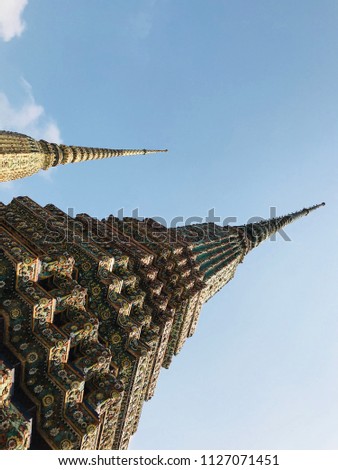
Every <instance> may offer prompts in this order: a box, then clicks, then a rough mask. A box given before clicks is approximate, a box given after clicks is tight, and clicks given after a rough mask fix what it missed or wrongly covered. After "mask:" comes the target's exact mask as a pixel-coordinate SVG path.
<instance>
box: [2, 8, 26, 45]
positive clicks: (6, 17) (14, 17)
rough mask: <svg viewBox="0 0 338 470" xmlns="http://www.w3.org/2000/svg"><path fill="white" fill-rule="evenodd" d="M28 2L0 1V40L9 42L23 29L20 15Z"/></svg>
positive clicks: (23, 23)
mask: <svg viewBox="0 0 338 470" xmlns="http://www.w3.org/2000/svg"><path fill="white" fill-rule="evenodd" d="M27 4H28V0H0V38H1V39H3V40H4V41H6V42H7V41H10V40H11V39H13V38H14V37H15V36H21V34H22V33H23V31H24V29H25V22H24V21H23V19H22V13H23V11H24V9H25V7H26V5H27Z"/></svg>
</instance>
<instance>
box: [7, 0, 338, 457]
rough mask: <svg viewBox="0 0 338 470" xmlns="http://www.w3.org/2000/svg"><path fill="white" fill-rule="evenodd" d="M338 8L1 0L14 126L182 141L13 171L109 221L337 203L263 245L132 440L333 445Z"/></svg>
mask: <svg viewBox="0 0 338 470" xmlns="http://www.w3.org/2000/svg"><path fill="white" fill-rule="evenodd" d="M337 26H338V6H337V2H335V1H333V0H321V1H318V0H299V1H297V2H294V1H291V0H284V1H283V2H271V1H270V0H217V1H216V0H210V1H209V2H205V1H203V0H194V1H193V2H192V1H191V0H190V1H187V0H127V1H126V0H115V1H114V2H111V1H110V0H99V1H97V2H89V1H86V2H81V5H80V4H79V2H69V1H66V0H58V1H57V2H55V1H51V0H2V1H1V5H0V71H1V73H0V128H3V129H10V130H18V131H21V132H25V133H28V134H30V135H33V136H35V137H37V138H45V139H50V140H52V141H62V142H64V143H65V144H70V145H89V146H98V147H112V148H168V149H169V151H170V152H169V153H167V154H160V155H158V156H155V155H154V156H150V157H147V158H142V157H134V158H124V159H117V160H115V161H114V160H105V161H100V162H87V163H86V164H77V165H68V166H64V167H58V168H56V169H53V170H51V171H48V172H41V173H40V174H37V175H35V176H33V177H31V178H28V179H27V180H22V181H17V182H14V183H8V184H7V183H2V185H1V186H0V199H1V200H2V201H3V202H6V203H7V202H9V201H10V200H11V199H12V198H13V197H14V196H17V195H28V196H30V197H31V198H33V199H35V200H36V201H37V202H39V203H40V204H46V203H48V202H53V203H54V204H55V205H57V206H58V207H60V208H61V209H63V210H67V208H69V207H72V208H74V210H75V212H86V213H89V214H91V215H93V216H97V217H104V216H106V215H108V214H110V213H115V214H116V213H117V211H118V210H119V209H121V208H123V209H124V212H125V214H126V215H130V214H131V211H132V210H133V209H135V208H139V213H140V215H143V216H162V217H164V218H165V219H166V220H168V221H170V220H171V219H172V218H173V217H175V216H182V217H184V218H187V217H190V216H200V217H205V216H206V215H207V213H208V211H209V210H210V209H215V213H216V215H218V216H219V217H221V218H222V219H223V218H225V217H229V216H232V217H236V218H237V220H238V224H243V223H246V222H247V221H248V219H249V218H250V217H253V216H261V217H266V218H267V217H269V215H270V207H276V208H277V214H278V215H282V214H285V213H288V212H291V211H294V210H298V209H301V208H303V207H304V206H308V205H312V204H315V203H319V202H322V201H326V203H327V205H326V206H325V208H322V209H320V210H318V211H316V212H315V213H313V214H311V215H310V216H309V217H306V218H303V219H301V220H299V221H297V222H296V223H295V224H293V225H292V226H290V227H288V229H287V233H288V235H289V237H290V238H291V240H292V241H291V242H285V241H283V240H282V238H281V237H279V238H277V241H276V242H266V243H265V244H264V245H262V246H260V247H258V248H257V249H256V250H254V252H252V253H251V254H249V255H248V256H247V258H246V260H245V262H244V263H243V265H241V266H240V267H239V269H238V271H237V275H236V277H235V279H234V280H233V281H232V282H231V283H230V284H229V285H228V286H226V287H225V288H224V289H223V290H222V292H220V293H219V294H218V295H217V296H216V297H215V298H214V299H212V300H211V301H210V302H209V303H208V304H207V305H205V306H204V308H203V311H202V315H201V320H200V324H199V326H198V329H197V332H196V334H195V336H194V337H193V338H191V339H190V340H188V342H187V343H186V345H185V347H184V349H183V350H182V352H181V353H180V355H179V356H178V357H177V358H175V360H174V362H173V364H172V367H171V368H170V370H169V371H165V370H163V371H162V373H161V377H160V381H159V385H158V388H157V392H156V394H155V397H154V398H153V399H152V400H151V402H150V403H147V404H146V405H145V407H144V411H143V416H142V418H141V424H140V427H139V431H138V433H137V434H136V435H135V437H134V438H133V440H132V444H131V448H133V449H166V448H169V449H170V448H171V449H203V448H204V449H217V448H218V449H222V448H237V449H241V448H242V449H244V448H246V449H258V448H267V449H269V448H270V449H332V448H337V441H338V431H337V425H336V423H337V418H338V400H337V396H338V379H337V373H336V369H337V361H338V345H337V327H338V321H337V311H338V305H337V303H338V301H337V295H336V291H337V266H338V263H337V261H338V260H337V250H336V241H337V231H338V228H337V202H338V198H337V190H336V188H337V176H338V175H337V173H338V171H337V163H336V161H337V149H338V133H337V127H338V115H337V109H338V87H337V83H338V61H337V56H338V55H337V52H338V50H337V49H338V48H337V46H338V27H337Z"/></svg>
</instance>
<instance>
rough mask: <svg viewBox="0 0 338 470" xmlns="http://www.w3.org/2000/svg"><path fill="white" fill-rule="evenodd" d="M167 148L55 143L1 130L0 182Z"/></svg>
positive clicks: (157, 151)
mask: <svg viewBox="0 0 338 470" xmlns="http://www.w3.org/2000/svg"><path fill="white" fill-rule="evenodd" d="M159 152H167V150H146V149H141V150H136V149H102V148H92V147H76V146H68V145H58V144H54V143H50V142H46V141H45V140H40V141H37V140H35V139H33V138H32V137H29V136H27V135H24V134H19V133H16V132H8V131H0V182H4V181H11V180H15V179H19V178H24V177H26V176H31V175H33V174H34V173H36V172H38V171H39V170H47V169H48V168H50V167H52V166H57V165H65V164H67V163H77V162H83V161H87V160H99V159H102V158H112V157H126V156H131V155H147V154H152V153H159Z"/></svg>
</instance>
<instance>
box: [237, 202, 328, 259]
mask: <svg viewBox="0 0 338 470" xmlns="http://www.w3.org/2000/svg"><path fill="white" fill-rule="evenodd" d="M322 206H325V202H322V203H321V204H316V205H314V206H311V207H308V208H304V209H302V210H300V211H297V212H291V213H290V214H288V215H284V216H281V217H275V218H272V219H267V220H262V221H260V222H256V223H253V224H247V225H243V226H240V227H238V228H239V229H240V230H243V231H244V235H245V237H246V240H247V242H248V244H247V247H248V248H247V252H248V251H249V250H251V249H252V248H255V247H256V246H258V245H259V244H260V243H261V242H263V241H264V240H267V239H268V238H270V237H271V236H272V235H274V234H275V233H277V232H278V231H279V230H281V229H282V228H283V227H285V226H286V225H289V224H290V223H292V222H294V221H295V220H297V219H299V218H300V217H303V216H305V215H308V214H310V212H312V211H314V210H316V209H318V208H319V207H322Z"/></svg>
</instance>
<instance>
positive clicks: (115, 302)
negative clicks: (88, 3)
mask: <svg viewBox="0 0 338 470" xmlns="http://www.w3.org/2000/svg"><path fill="white" fill-rule="evenodd" d="M323 204H324V203H323ZM323 204H319V205H316V206H313V207H310V208H308V209H303V210H301V211H299V212H295V213H291V214H290V215H287V216H284V217H278V218H275V219H270V220H266V221H261V222H257V223H254V224H249V225H242V226H224V227H221V226H218V225H215V224H211V223H206V224H197V225H190V226H186V227H180V228H177V229H167V228H166V227H164V226H163V225H161V224H159V223H158V222H156V221H154V220H153V219H144V220H142V221H140V220H136V219H133V218H128V217H126V218H123V219H118V218H116V217H114V216H109V217H107V218H106V219H104V220H97V219H95V218H92V217H90V216H89V215H87V214H79V215H77V216H76V217H75V218H71V217H69V216H68V215H67V214H65V213H64V212H62V211H61V210H60V209H58V208H56V207H55V206H53V205H51V204H49V205H47V206H45V207H41V206H39V205H38V204H36V203H35V202H34V201H32V200H31V199H29V198H27V197H18V198H15V199H13V201H12V202H11V203H10V204H8V205H0V252H1V257H0V448H3V449H24V448H31V449H46V448H49V449H126V448H127V447H128V443H129V440H130V437H131V435H132V434H133V433H135V431H136V430H137V426H138V422H139V419H140V415H141V411H142V406H143V404H144V402H145V401H147V400H149V399H150V398H151V397H152V396H153V394H154V390H155V387H156V383H157V379H158V376H159V372H160V369H161V367H166V368H168V367H169V365H170V363H171V361H172V358H173V356H174V355H176V354H178V352H179V351H180V350H181V348H182V346H183V344H184V342H185V341H186V339H187V338H188V337H190V336H192V335H193V333H194V331H195V328H196V325H197V322H198V317H199V314H200V310H201V307H202V305H203V304H204V303H205V302H206V301H208V299H210V298H211V297H212V296H213V295H214V294H215V293H216V292H217V291H218V290H219V289H221V288H222V287H223V286H224V285H225V284H226V283H228V282H229V281H230V280H231V279H232V277H233V276H234V274H235V271H236V269H237V266H238V264H239V263H241V262H242V261H243V259H244V257H245V255H246V254H248V252H249V251H250V250H252V249H253V248H255V247H256V246H257V245H258V244H260V243H261V242H263V241H264V240H266V239H268V238H269V237H270V236H271V235H273V234H275V233H276V232H278V230H280V229H282V228H283V227H284V226H286V225H287V224H289V223H291V222H293V221H294V220H296V219H298V218H299V217H302V216H305V215H307V214H309V213H310V212H312V211H314V210H315V209H317V208H319V207H320V206H322V205H323ZM8 416H10V417H11V419H8V418H7V417H8ZM4 422H6V423H7V424H6V426H4V425H3V423H4Z"/></svg>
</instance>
